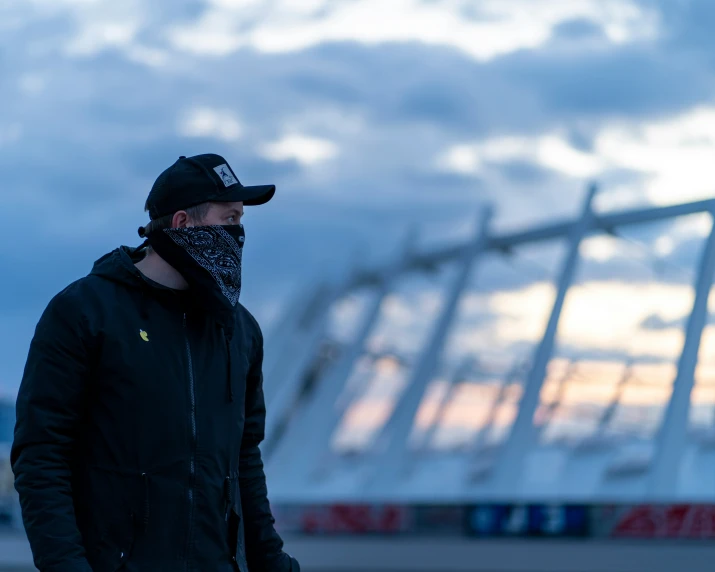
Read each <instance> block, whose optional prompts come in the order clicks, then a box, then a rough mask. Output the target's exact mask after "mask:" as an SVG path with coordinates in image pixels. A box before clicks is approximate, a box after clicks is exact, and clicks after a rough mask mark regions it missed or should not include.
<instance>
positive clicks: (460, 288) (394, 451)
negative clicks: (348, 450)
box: [366, 207, 493, 486]
mask: <svg viewBox="0 0 715 572" xmlns="http://www.w3.org/2000/svg"><path fill="white" fill-rule="evenodd" d="M492 214H493V211H492V209H491V208H490V207H487V208H485V209H484V210H483V211H482V212H481V213H480V217H479V221H478V227H477V234H476V236H475V238H474V239H473V241H472V244H471V247H470V248H469V249H467V250H465V251H464V258H463V260H462V261H461V267H460V268H459V269H458V270H457V275H456V276H455V278H454V282H453V283H452V285H451V288H450V291H449V293H448V295H447V299H446V300H445V303H444V306H443V307H442V311H441V314H440V316H439V318H438V319H437V322H436V324H435V326H434V328H433V330H432V332H431V335H430V339H429V341H428V343H427V346H426V347H425V348H424V350H423V351H421V352H420V355H419V358H418V361H417V363H416V364H415V365H414V367H413V369H412V373H411V375H410V379H409V382H408V384H407V388H406V389H405V391H404V393H403V394H402V396H401V397H400V399H399V401H398V403H397V405H396V407H395V409H394V411H393V413H392V415H391V416H390V418H389V420H388V421H387V423H386V424H385V426H384V427H383V428H382V430H381V431H380V434H379V435H378V437H377V440H376V444H377V449H376V451H375V454H376V456H377V459H376V460H375V464H374V467H375V469H376V472H375V473H374V474H373V475H372V477H371V478H370V479H368V481H369V482H368V483H366V485H367V486H372V485H373V482H374V481H375V480H383V479H384V480H385V482H384V484H387V485H388V486H391V485H393V484H394V482H395V480H396V479H398V478H399V475H400V468H401V467H402V466H403V463H404V461H405V457H406V455H407V454H408V453H409V445H408V440H409V436H410V433H411V432H412V427H413V424H414V420H415V416H416V415H417V410H418V409H419V406H420V403H421V402H422V398H423V396H424V392H425V390H426V388H427V386H428V385H429V383H430V381H432V378H433V376H434V372H435V370H436V368H437V365H438V364H439V360H440V359H441V357H442V353H443V350H444V346H445V344H446V341H447V337H448V334H449V330H450V329H451V327H452V324H453V322H454V317H455V315H456V312H457V307H458V304H459V301H460V300H461V298H462V294H463V293H464V290H465V289H466V287H467V282H468V280H469V278H470V276H471V274H472V268H473V267H474V264H475V262H476V260H477V258H478V257H479V255H480V254H481V253H482V252H483V250H484V246H485V244H486V243H487V241H488V240H489V223H490V221H491V218H492ZM381 448H382V450H380V449H381Z"/></svg>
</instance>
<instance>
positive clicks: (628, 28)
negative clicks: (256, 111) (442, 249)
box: [170, 0, 659, 61]
mask: <svg viewBox="0 0 715 572" xmlns="http://www.w3.org/2000/svg"><path fill="white" fill-rule="evenodd" d="M376 14H379V15H380V17H379V18H376V17H375V15H376ZM465 16H466V17H465ZM574 19H584V20H587V21H589V22H593V23H594V25H596V26H598V27H599V28H601V29H602V30H603V33H604V36H605V37H606V38H607V39H608V41H609V42H612V43H615V44H622V43H625V42H630V41H636V40H641V39H651V38H653V37H656V36H657V33H658V29H659V22H658V18H657V13H656V12H653V11H651V10H646V9H645V8H644V7H643V6H641V5H639V4H637V3H635V2H631V1H625V2H624V1H613V0H606V1H603V0H601V1H596V0H572V1H571V2H568V3H564V2H558V1H555V0H545V1H541V2H539V3H538V4H534V3H533V2H528V1H527V0H487V1H485V2H481V3H480V4H479V6H478V7H476V8H475V7H474V5H473V4H472V3H470V2H465V1H461V0H443V1H441V2H429V3H428V2H420V1H418V0H393V1H392V2H389V3H385V2H381V1H379V0H363V1H361V2H333V3H330V2H327V1H326V0H315V1H314V0H310V1H303V2H294V1H293V0H280V1H278V2H273V3H272V5H270V7H268V6H266V5H262V4H260V3H255V2H249V3H246V2H230V1H221V2H212V6H211V8H210V9H209V10H207V11H206V12H205V13H204V15H203V16H202V18H201V19H200V20H199V21H198V22H196V23H194V24H190V25H186V26H180V27H176V28H174V29H173V30H172V32H171V34H170V40H171V42H172V44H173V45H174V46H175V47H176V48H179V49H182V50H185V51H190V52H193V53H200V54H207V55H214V56H222V55H226V54H229V53H231V52H233V51H236V50H238V49H239V48H242V47H252V48H254V49H257V50H259V51H263V52H268V53H275V52H288V51H296V50H303V49H306V48H309V47H311V46H315V45H318V44H322V43H326V42H345V41H352V42H360V43H363V44H367V45H379V44H382V43H386V42H415V41H416V42H421V43H424V44H427V45H432V46H449V47H451V48H454V49H457V50H459V51H461V52H463V53H465V54H467V55H469V56H470V57H473V58H475V59H476V60H479V61H486V60H490V59H493V58H495V57H497V56H500V55H503V54H507V53H511V52H514V51H517V50H520V49H534V48H538V47H539V46H541V45H543V44H545V43H546V42H548V40H549V39H550V38H551V35H552V33H553V31H554V29H555V28H557V27H558V26H559V25H560V24H562V23H564V22H569V21H572V20H574Z"/></svg>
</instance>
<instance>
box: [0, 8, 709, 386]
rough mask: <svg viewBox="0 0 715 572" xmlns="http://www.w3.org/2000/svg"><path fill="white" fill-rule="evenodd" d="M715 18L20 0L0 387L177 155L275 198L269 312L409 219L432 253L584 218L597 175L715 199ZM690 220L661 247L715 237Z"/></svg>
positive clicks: (261, 310)
mask: <svg viewBox="0 0 715 572" xmlns="http://www.w3.org/2000/svg"><path fill="white" fill-rule="evenodd" d="M713 24H715V4H713V3H712V2H710V1H709V0H661V1H660V2H658V1H655V0H650V1H646V0H642V1H639V0H569V1H568V2H563V1H561V0H481V1H478V0H152V1H151V2H149V1H147V0H144V1H142V0H125V1H122V2H116V1H113V0H0V95H1V97H2V103H3V105H2V106H0V174H1V175H2V184H0V204H1V205H2V207H3V214H4V216H3V223H4V224H3V231H4V232H3V237H4V240H3V246H2V248H0V263H2V268H3V280H1V281H0V326H1V327H0V390H2V389H4V390H6V391H8V392H12V391H14V390H15V389H16V387H17V385H18V383H19V380H20V377H21V373H22V367H23V365H24V359H25V356H26V352H27V346H28V344H29V340H30V338H31V336H32V332H33V329H34V325H35V323H36V321H37V319H38V317H39V315H40V313H41V312H42V310H43V309H44V307H45V305H46V304H47V302H48V301H49V299H50V298H51V297H52V295H54V294H55V293H56V292H57V291H59V290H60V289H62V288H63V287H64V286H65V285H66V284H67V283H69V282H70V281H72V280H75V279H77V278H79V277H81V276H83V275H84V274H86V273H87V272H88V271H89V270H90V268H91V265H92V262H93V261H94V260H95V259H96V258H99V257H100V256H101V255H102V254H104V253H105V252H107V251H109V250H111V249H113V248H115V247H116V246H117V245H119V244H137V242H138V238H137V237H136V234H135V232H136V231H135V229H136V228H137V226H138V225H139V224H142V223H143V222H145V220H146V218H145V215H144V213H143V211H142V207H143V203H144V200H145V198H146V195H147V192H148V190H149V188H150V186H151V184H152V182H153V180H154V178H155V177H156V176H157V175H158V173H159V172H161V171H162V170H163V169H164V168H165V167H167V166H168V165H170V164H171V163H173V161H174V160H175V159H176V158H177V157H178V156H179V155H191V154H195V153H202V152H217V153H221V154H223V155H225V156H226V157H227V158H228V159H229V161H230V162H231V164H232V166H233V167H234V170H235V171H236V172H237V174H238V175H239V178H240V179H241V180H242V182H244V183H246V184H259V183H269V182H270V183H275V184H276V185H277V186H278V193H277V195H276V198H275V199H274V201H272V202H271V204H270V205H268V206H266V207H263V208H258V209H255V210H254V209H248V212H247V215H246V217H245V221H244V222H245V225H246V232H247V246H246V263H245V267H244V284H245V287H244V294H243V301H244V303H245V304H246V305H247V306H248V307H249V308H250V309H251V310H253V311H254V313H255V314H256V315H257V316H258V317H259V319H261V320H264V321H266V322H269V321H270V319H271V317H272V316H275V315H276V310H277V308H279V307H280V306H281V304H283V303H284V302H285V300H286V299H287V295H288V294H289V293H290V292H291V289H292V288H294V287H295V286H297V285H300V284H303V283H305V282H306V281H310V280H315V279H317V278H319V277H321V276H332V275H335V274H336V273H338V272H340V271H342V269H344V268H345V267H346V266H349V265H350V264H353V263H358V264H363V265H369V264H372V263H374V262H375V261H379V260H381V259H382V258H383V257H384V256H385V255H386V253H387V254H389V253H391V252H392V251H393V250H394V248H395V246H396V245H397V244H399V239H400V237H401V236H402V235H403V233H404V231H405V228H406V227H407V226H408V225H409V224H410V223H412V222H417V223H419V224H420V227H419V228H420V240H421V242H422V243H424V244H429V242H431V241H433V240H443V239H445V238H446V237H449V236H452V235H454V236H456V235H459V234H460V233H462V234H463V232H464V231H465V230H466V231H468V229H469V227H470V225H471V224H472V222H473V220H475V218H476V212H477V209H478V208H479V206H480V205H482V204H484V203H485V202H488V201H489V202H494V203H496V204H497V206H498V220H497V225H498V226H504V227H506V226H517V225H522V224H526V223H528V222H529V221H533V220H536V219H547V218H550V217H552V216H556V215H567V214H571V213H574V212H576V210H577V208H578V205H579V201H580V200H581V197H582V195H583V191H584V188H585V185H586V183H587V181H588V180H590V179H594V178H595V179H598V180H599V181H600V182H601V183H602V186H603V192H602V195H601V196H600V197H599V200H598V207H599V208H600V209H610V208H621V207H623V206H626V205H633V204H646V203H653V204H667V203H676V202H683V201H687V200H692V199H696V198H703V197H709V196H712V191H713V185H714V183H713V181H715V177H714V176H713V175H715V167H714V165H715V161H714V160H713V157H715V99H714V98H713V96H714V94H715V76H714V75H713V70H714V69H715V59H713V55H712V54H713V50H712V48H713V44H712V40H711V39H710V38H711V32H712V28H713ZM666 230H667V231H668V232H671V231H672V229H666ZM707 230H708V229H707V228H706V229H705V231H704V232H707ZM676 231H677V232H675V234H674V235H673V236H675V237H676V238H675V239H669V240H670V241H671V242H668V243H666V244H665V245H664V243H663V237H662V236H658V235H657V234H656V235H654V234H653V233H651V235H648V236H646V237H645V238H644V240H648V241H652V244H653V245H654V246H658V245H660V247H662V250H663V251H664V255H670V254H673V255H675V254H677V253H678V244H679V243H680V242H679V241H682V242H683V243H689V242H688V241H692V239H693V238H694V237H697V238H699V237H701V236H702V235H703V225H702V224H700V225H697V224H696V225H681V226H680V227H678V228H677V229H676ZM659 232H665V230H662V229H661V231H659ZM658 240H660V241H661V242H660V243H658ZM673 240H676V242H677V243H673V242H672V241H673ZM609 248H610V250H609ZM616 250H617V249H616ZM586 254H587V255H589V256H590V257H591V258H592V259H593V260H595V261H596V262H599V261H603V260H607V259H610V258H612V257H614V256H616V254H617V252H615V251H614V249H613V248H612V247H609V246H608V244H606V243H605V242H601V243H595V246H593V245H592V247H591V250H590V251H588V252H586ZM529 292H532V293H534V296H535V297H536V298H535V300H536V301H538V300H541V299H542V298H543V296H544V294H543V292H544V291H543V288H541V289H540V287H539V286H538V285H537V286H534V287H532V289H531V290H529ZM685 295H687V292H686V293H685ZM656 298H657V296H656V297H655V298H654V300H655V299H656ZM518 300H520V301H521V303H522V304H524V302H523V301H524V300H525V298H524V297H518ZM499 303H500V304H502V306H504V307H507V308H512V307H513V303H512V302H511V301H510V300H509V299H508V296H507V298H501V299H500V300H499ZM649 303H650V302H649ZM527 305H528V304H527ZM652 305H653V306H656V307H657V305H658V304H657V302H652ZM686 307H687V304H686ZM679 312H681V311H680V310H679ZM676 314H678V312H676ZM668 317H669V318H677V317H678V315H675V316H670V315H668ZM537 329H538V328H537Z"/></svg>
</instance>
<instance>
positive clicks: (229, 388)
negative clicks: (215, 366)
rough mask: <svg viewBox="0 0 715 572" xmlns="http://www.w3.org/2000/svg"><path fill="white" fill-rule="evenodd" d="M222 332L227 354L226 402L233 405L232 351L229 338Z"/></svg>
mask: <svg viewBox="0 0 715 572" xmlns="http://www.w3.org/2000/svg"><path fill="white" fill-rule="evenodd" d="M221 329H222V330H223V335H224V340H225V342H226V353H227V354H228V367H227V373H226V392H227V394H228V400H229V402H231V403H233V359H232V357H231V354H232V353H233V351H232V350H231V346H232V345H233V344H231V336H230V335H229V334H228V333H227V332H226V330H224V329H223V328H221Z"/></svg>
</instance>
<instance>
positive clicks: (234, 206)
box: [215, 201, 243, 212]
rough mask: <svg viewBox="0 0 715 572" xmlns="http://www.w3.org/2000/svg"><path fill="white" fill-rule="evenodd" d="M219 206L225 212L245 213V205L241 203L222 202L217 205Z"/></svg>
mask: <svg viewBox="0 0 715 572" xmlns="http://www.w3.org/2000/svg"><path fill="white" fill-rule="evenodd" d="M215 204H216V205H218V207H219V208H221V209H222V210H223V211H239V212H243V203H242V202H240V201H236V202H226V203H224V202H221V203H215Z"/></svg>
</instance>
